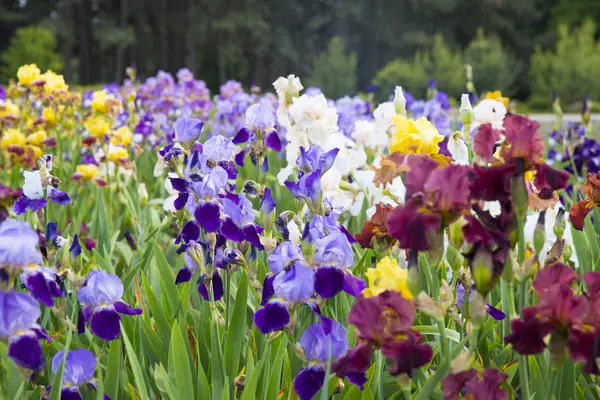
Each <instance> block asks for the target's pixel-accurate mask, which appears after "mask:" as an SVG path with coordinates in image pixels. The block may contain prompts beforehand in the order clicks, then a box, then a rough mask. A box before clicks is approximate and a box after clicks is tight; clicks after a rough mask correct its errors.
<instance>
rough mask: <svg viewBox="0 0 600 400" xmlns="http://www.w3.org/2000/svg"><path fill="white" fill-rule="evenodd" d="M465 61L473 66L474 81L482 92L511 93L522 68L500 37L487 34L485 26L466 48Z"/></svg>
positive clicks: (477, 88)
mask: <svg viewBox="0 0 600 400" xmlns="http://www.w3.org/2000/svg"><path fill="white" fill-rule="evenodd" d="M465 62H466V63H468V64H471V66H472V67H473V82H474V84H475V89H476V90H477V91H479V92H480V93H482V92H484V91H490V90H501V91H502V93H503V94H505V95H510V93H511V89H512V88H513V84H514V83H515V79H516V77H517V75H518V73H519V72H520V71H521V70H522V67H521V65H518V64H517V63H516V61H515V60H514V57H513V55H512V54H509V53H508V52H507V51H505V49H504V48H503V46H502V42H501V41H500V38H499V37H498V36H496V35H494V34H491V35H486V34H485V31H484V30H483V28H480V29H478V30H477V36H476V37H475V39H473V40H472V41H471V43H469V46H467V48H466V49H465Z"/></svg>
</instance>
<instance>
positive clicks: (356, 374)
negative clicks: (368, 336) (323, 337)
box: [331, 344, 373, 390]
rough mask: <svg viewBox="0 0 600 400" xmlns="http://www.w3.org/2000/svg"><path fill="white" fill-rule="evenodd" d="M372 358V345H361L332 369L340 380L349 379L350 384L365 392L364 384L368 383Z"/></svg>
mask: <svg viewBox="0 0 600 400" xmlns="http://www.w3.org/2000/svg"><path fill="white" fill-rule="evenodd" d="M372 358H373V348H372V347H371V345H369V344H359V345H358V346H356V347H354V348H352V349H350V350H349V351H348V353H347V354H346V355H345V356H343V357H342V358H340V359H339V360H337V361H336V362H334V363H333V364H332V366H331V369H332V371H333V372H334V373H335V374H336V375H337V376H338V377H339V378H345V377H347V378H348V380H349V381H350V382H352V383H353V384H354V385H356V386H358V387H359V388H360V390H363V389H364V384H365V383H367V376H366V371H367V369H369V367H370V366H371V360H372Z"/></svg>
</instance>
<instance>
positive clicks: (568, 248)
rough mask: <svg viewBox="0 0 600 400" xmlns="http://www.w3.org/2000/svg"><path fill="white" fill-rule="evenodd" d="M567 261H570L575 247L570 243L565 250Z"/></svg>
mask: <svg viewBox="0 0 600 400" xmlns="http://www.w3.org/2000/svg"><path fill="white" fill-rule="evenodd" d="M563 255H564V259H565V261H569V260H570V259H571V256H572V255H573V248H572V247H571V245H570V244H566V245H565V251H564V253H563Z"/></svg>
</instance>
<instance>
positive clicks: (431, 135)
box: [390, 115, 444, 154]
mask: <svg viewBox="0 0 600 400" xmlns="http://www.w3.org/2000/svg"><path fill="white" fill-rule="evenodd" d="M393 119H394V124H395V126H396V133H395V135H394V141H393V143H392V145H391V146H390V150H391V151H393V152H399V153H404V154H416V153H425V154H437V153H439V151H440V148H439V146H438V144H439V143H440V142H441V141H442V140H444V137H443V136H442V135H440V134H439V132H438V130H437V129H436V128H435V126H433V124H432V123H431V122H429V121H428V120H427V118H424V117H422V118H419V119H418V120H416V121H415V120H412V119H408V118H406V117H405V116H403V115H395V116H394V117H393Z"/></svg>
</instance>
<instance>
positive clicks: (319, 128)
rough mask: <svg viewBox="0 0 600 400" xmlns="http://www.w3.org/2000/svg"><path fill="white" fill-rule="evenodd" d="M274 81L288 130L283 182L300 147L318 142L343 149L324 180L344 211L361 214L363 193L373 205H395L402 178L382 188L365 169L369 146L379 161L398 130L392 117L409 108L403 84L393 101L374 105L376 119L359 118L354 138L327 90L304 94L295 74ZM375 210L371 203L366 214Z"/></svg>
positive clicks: (279, 114)
mask: <svg viewBox="0 0 600 400" xmlns="http://www.w3.org/2000/svg"><path fill="white" fill-rule="evenodd" d="M273 86H274V87H275V90H276V92H277V95H278V97H279V109H278V112H277V118H278V124H279V125H280V126H283V127H284V128H285V129H286V142H287V145H286V148H285V152H286V161H287V166H286V167H285V168H283V169H282V170H281V171H280V172H279V174H278V180H279V182H280V183H282V184H283V182H284V181H285V180H286V179H288V178H289V176H290V175H291V174H292V172H293V171H294V168H295V166H296V160H297V158H298V156H299V155H300V147H304V148H306V149H308V148H309V147H310V146H311V145H318V146H320V147H321V148H322V149H323V150H324V151H325V152H327V151H330V150H332V149H334V148H337V149H339V152H338V155H337V157H336V160H335V163H334V164H333V166H332V168H331V169H330V170H329V171H327V172H326V173H325V174H324V175H323V177H322V179H321V184H322V187H323V195H324V197H325V198H333V199H334V201H335V202H336V203H337V204H338V205H339V206H340V207H341V208H342V209H343V210H345V211H349V212H350V213H351V214H353V215H358V213H360V211H361V209H362V206H363V202H364V200H365V198H366V199H367V201H368V202H369V203H370V204H376V203H379V202H383V203H389V204H397V201H396V200H397V199H399V198H401V199H403V198H404V185H403V184H402V180H401V179H400V178H397V179H396V180H395V181H394V182H393V183H392V184H391V185H390V186H388V188H387V189H386V190H384V189H383V188H382V187H376V186H375V185H374V183H373V177H374V171H372V170H370V169H368V170H365V169H364V168H365V165H366V164H367V153H366V151H365V149H368V150H369V151H371V152H372V153H374V155H375V157H376V160H378V159H380V158H381V156H382V154H383V151H384V149H385V148H386V147H387V146H388V145H389V143H390V141H391V138H392V136H393V134H394V129H395V128H394V121H393V116H394V115H397V114H399V113H400V112H405V107H406V100H405V99H404V94H403V93H402V89H401V88H399V87H398V88H397V90H396V99H395V100H394V102H387V103H383V104H381V105H379V106H378V107H377V109H375V111H374V113H373V116H374V121H369V120H358V121H356V122H355V129H354V132H353V133H352V135H351V136H352V138H349V137H347V136H345V135H344V134H343V132H341V131H340V130H339V128H338V124H337V123H338V113H337V110H336V108H335V105H334V104H332V103H331V102H328V101H327V99H326V97H325V96H324V95H323V94H321V93H319V94H316V95H314V96H310V95H307V94H303V95H301V96H300V95H299V92H300V90H302V89H303V86H302V83H301V82H300V80H299V79H298V78H297V77H296V76H294V75H289V76H288V77H287V78H284V77H280V78H279V79H277V80H276V81H275V82H274V83H273ZM375 164H378V162H377V161H376V163H375ZM346 176H352V178H353V180H354V182H353V183H348V182H344V184H343V185H342V181H343V179H344V177H346ZM374 210H375V208H374V207H373V208H372V209H371V210H369V213H368V214H369V215H372V214H373V212H374Z"/></svg>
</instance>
